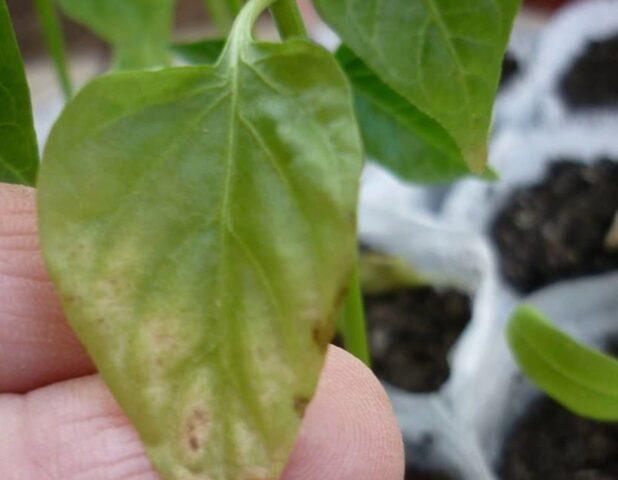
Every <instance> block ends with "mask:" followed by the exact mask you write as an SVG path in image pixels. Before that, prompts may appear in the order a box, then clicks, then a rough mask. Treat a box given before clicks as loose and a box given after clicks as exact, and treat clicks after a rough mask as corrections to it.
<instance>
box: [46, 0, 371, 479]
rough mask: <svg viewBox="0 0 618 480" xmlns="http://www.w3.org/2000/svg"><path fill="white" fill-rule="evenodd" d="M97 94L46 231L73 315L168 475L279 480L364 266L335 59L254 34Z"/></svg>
mask: <svg viewBox="0 0 618 480" xmlns="http://www.w3.org/2000/svg"><path fill="white" fill-rule="evenodd" d="M271 2H272V0H252V1H251V2H250V3H248V4H247V6H246V7H245V9H244V10H243V11H242V12H241V14H240V15H239V17H238V19H237V21H236V23H235V26H234V29H233V31H232V34H231V37H230V40H229V42H228V44H227V46H226V48H225V50H224V52H223V54H222V56H221V58H220V60H219V61H218V62H217V64H216V65H215V66H212V67H211V66H200V67H184V68H173V69H164V70H161V71H158V72H127V73H115V74H112V75H109V76H107V77H104V78H101V79H98V80H95V81H94V82H93V83H91V84H90V85H89V86H87V87H86V88H85V89H84V90H83V91H82V92H81V93H80V94H79V95H78V96H77V97H76V99H75V100H74V101H73V102H71V103H70V104H69V106H68V107H67V109H66V110H65V112H64V113H63V115H62V117H61V118H60V120H59V122H58V123H57V125H56V126H55V128H54V129H53V132H52V134H51V138H50V140H49V143H48V147H47V149H46V154H45V162H44V164H43V167H42V174H41V180H40V184H39V195H38V199H39V211H40V232H41V237H42V245H43V250H44V254H45V257H46V260H47V264H48V267H49V270H50V273H51V276H52V279H53V281H54V283H55V285H56V286H57V289H58V291H59V292H60V294H61V298H62V301H63V305H64V308H65V311H66V313H67V315H68V318H69V321H70V323H71V325H72V326H73V328H74V329H75V331H76V332H77V333H78V335H79V337H80V339H81V340H82V342H83V343H84V344H85V345H86V347H87V349H88V351H89V352H90V354H91V355H92V357H93V358H94V360H95V362H96V364H97V366H98V368H99V370H100V372H101V374H102V376H103V378H104V379H105V380H106V382H107V383H108V385H109V386H110V388H111V390H112V392H113V393H114V394H115V396H116V398H117V399H118V401H119V403H120V405H121V406H122V407H123V408H124V410H125V411H126V413H127V414H128V416H129V418H130V419H131V420H132V421H133V423H134V424H135V425H136V427H137V429H138V431H139V432H140V434H141V437H142V439H143V441H144V443H145V445H146V448H147V451H148V453H149V455H150V458H151V459H152V461H153V463H154V464H155V466H156V467H157V468H158V470H159V471H160V472H161V473H162V474H163V476H164V478H166V479H170V480H181V479H187V478H196V479H197V478H208V479H211V480H238V479H249V478H273V479H274V478H279V475H280V474H281V471H282V469H283V467H284V464H285V463H286V461H287V458H288V455H289V453H290V451H291V449H292V446H293V444H294V441H295V437H296V434H297V431H298V428H299V425H300V423H301V418H302V416H303V411H304V408H305V406H306V405H307V403H308V402H309V400H310V399H311V398H312V396H313V395H314V392H315V388H316V385H317V381H318V377H319V373H320V370H321V368H322V365H323V362H324V358H325V354H326V348H327V344H328V342H329V340H330V339H331V336H332V332H333V329H334V322H335V320H336V317H337V316H338V315H339V312H340V308H341V305H342V303H343V299H344V297H345V289H346V286H347V285H348V283H349V277H350V275H351V272H352V270H353V266H354V261H355V258H356V238H355V237H356V225H355V224H356V221H355V219H356V204H357V196H358V188H359V183H360V173H361V168H362V148H361V140H360V135H359V133H358V129H357V127H356V122H355V118H354V112H353V107H352V100H351V92H350V89H349V85H348V83H347V80H346V79H345V77H344V75H343V74H342V72H341V70H340V68H339V66H338V64H337V62H336V60H335V59H334V58H333V56H332V55H331V54H330V53H328V52H327V51H325V50H324V49H322V48H321V47H319V46H317V45H314V44H312V43H310V42H308V41H304V40H289V41H285V42H283V43H279V44H276V43H264V42H258V41H255V40H254V39H253V38H252V37H251V34H250V32H251V28H252V26H253V25H254V23H255V21H256V19H257V17H258V15H259V14H260V13H261V12H262V11H263V10H264V9H265V8H267V7H268V6H269V5H270V3H271Z"/></svg>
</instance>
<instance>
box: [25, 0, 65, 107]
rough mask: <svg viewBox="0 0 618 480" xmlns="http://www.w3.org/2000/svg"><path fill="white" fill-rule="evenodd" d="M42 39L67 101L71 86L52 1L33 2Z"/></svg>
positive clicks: (58, 20) (58, 23) (61, 35)
mask: <svg viewBox="0 0 618 480" xmlns="http://www.w3.org/2000/svg"><path fill="white" fill-rule="evenodd" d="M34 5H35V6H36V10H37V14H38V16H39V22H40V24H41V30H42V32H43V38H44V39H45V43H46V44H47V50H48V51H49V55H50V56H51V58H52V60H53V61H54V66H55V68H56V74H57V75H58V80H59V81H60V86H61V87H62V91H63V93H64V97H65V98H66V99H67V100H69V99H70V98H71V97H72V96H73V84H72V82H71V74H70V70H69V62H68V60H67V54H66V45H65V42H64V36H63V34H62V27H61V25H60V19H59V18H58V13H57V12H56V5H55V3H54V1H53V0H34Z"/></svg>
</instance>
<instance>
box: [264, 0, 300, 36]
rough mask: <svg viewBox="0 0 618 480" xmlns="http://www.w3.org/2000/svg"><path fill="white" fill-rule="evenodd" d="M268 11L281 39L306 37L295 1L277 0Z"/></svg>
mask: <svg viewBox="0 0 618 480" xmlns="http://www.w3.org/2000/svg"><path fill="white" fill-rule="evenodd" d="M270 11H271V13H272V16H273V18H274V19H275V23H276V24H277V30H279V35H281V38H282V39H286V38H294V37H296V38H307V37H308V34H307V28H306V27H305V23H304V22H303V17H302V15H301V13H300V10H299V9H298V5H297V4H296V0H278V1H277V2H275V3H274V4H273V5H272V6H271V7H270Z"/></svg>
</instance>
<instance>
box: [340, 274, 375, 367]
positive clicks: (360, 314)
mask: <svg viewBox="0 0 618 480" xmlns="http://www.w3.org/2000/svg"><path fill="white" fill-rule="evenodd" d="M339 332H340V333H341V335H342V337H343V344H344V346H345V349H346V350H347V351H348V352H350V353H351V354H352V355H354V356H356V357H357V358H358V359H359V360H361V361H362V362H363V363H364V364H365V365H367V366H371V357H370V355H369V344H368V342H367V325H366V322H365V309H364V307H363V295H362V291H361V286H360V279H359V275H358V263H357V264H356V267H355V268H354V273H353V274H352V278H351V279H350V289H349V291H348V296H347V297H346V300H345V305H344V307H343V312H342V314H341V320H340V322H339Z"/></svg>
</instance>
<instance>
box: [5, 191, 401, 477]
mask: <svg viewBox="0 0 618 480" xmlns="http://www.w3.org/2000/svg"><path fill="white" fill-rule="evenodd" d="M157 478H158V476H157V475H156V473H154V471H153V470H152V467H151V466H150V463H149V461H148V459H147V457H146V456H145V453H144V449H143V447H142V445H141V443H140V441H139V438H138V436H137V433H136V431H135V430H134V429H133V427H132V426H131V424H130V423H129V421H128V420H127V418H126V417H125V415H124V414H123V413H122V411H121V410H120V408H119V407H118V405H117V403H116V402H115V400H114V398H113V397H112V395H111V394H110V393H109V391H108V390H107V388H106V386H105V384H104V383H103V382H102V380H101V379H100V378H99V377H98V375H96V373H95V368H94V366H93V364H92V363H91V361H90V359H89V358H88V356H87V354H86V352H85V351H84V350H83V348H82V347H81V345H80V344H79V342H78V341H77V339H76V338H75V336H74V334H73V333H72V331H71V330H70V328H69V327H68V325H67V324H66V322H65V319H64V317H63V314H62V310H61V308H60V305H59V303H58V299H57V298H56V295H55V293H54V291H53V288H52V286H51V284H50V283H49V281H48V279H47V275H46V273H45V269H44V267H43V262H42V259H41V255H40V252H39V249H38V238H37V230H36V214H35V201H34V190H32V189H28V188H25V187H15V186H9V185H4V184H0V479H2V480H48V479H49V480H155V479H157ZM402 478H403V446H402V442H401V435H400V433H399V430H398V428H397V424H396V421H395V418H394V415H393V412H392V410H391V407H390V405H389V403H388V399H387V398H386V394H385V393H384V390H383V389H382V387H381V386H380V384H379V382H378V381H377V379H376V378H375V377H374V376H373V374H372V373H371V372H370V371H369V370H368V369H367V368H366V367H365V366H364V365H363V364H362V363H361V362H359V361H358V360H356V359H354V358H353V357H352V356H350V355H349V354H347V353H346V352H344V351H342V350H340V349H338V348H336V347H331V349H330V350H329V353H328V357H327V361H326V367H325V369H324V371H323V373H322V378H321V381H320V384H319V387H318V392H317V395H316V397H315V399H314V400H313V402H312V403H311V404H310V405H309V408H308V409H307V414H306V417H305V421H304V423H303V427H302V429H301V432H300V435H299V438H298V441H297V444H296V447H295V449H294V452H293V454H292V457H291V459H290V462H289V464H288V466H287V468H286V470H285V473H284V475H283V478H282V480H401V479H402Z"/></svg>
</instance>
